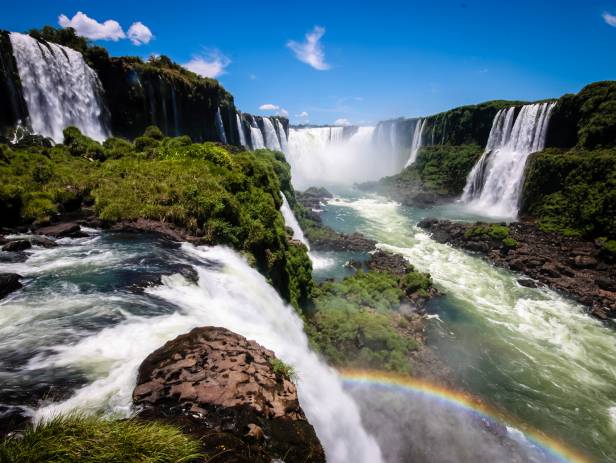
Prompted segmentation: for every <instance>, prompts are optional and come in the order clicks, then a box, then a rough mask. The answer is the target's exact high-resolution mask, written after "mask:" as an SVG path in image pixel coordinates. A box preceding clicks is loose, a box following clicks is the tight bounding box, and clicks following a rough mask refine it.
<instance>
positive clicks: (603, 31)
mask: <svg viewBox="0 0 616 463" xmlns="http://www.w3.org/2000/svg"><path fill="white" fill-rule="evenodd" d="M281 5H284V4H282V3H280V2H276V3H274V4H270V5H268V6H267V7H263V8H260V9H248V7H247V8H238V9H237V10H238V11H239V13H238V12H236V13H234V14H229V13H225V14H224V15H223V11H224V7H223V6H220V5H216V4H212V3H209V2H208V3H206V4H201V3H199V4H197V3H191V4H190V6H187V7H186V8H183V9H181V10H179V11H178V10H175V9H169V8H168V7H166V6H164V5H163V4H162V3H160V2H153V3H152V4H150V5H148V7H147V8H143V6H140V5H137V4H129V5H125V4H122V5H121V6H120V4H119V3H118V2H115V1H112V2H106V3H105V4H89V3H85V2H79V1H62V2H54V4H48V2H42V1H36V2H35V3H34V5H29V14H28V15H27V16H26V15H24V14H23V10H22V11H19V9H17V8H16V9H12V10H11V11H9V12H8V14H5V17H4V21H3V24H0V27H1V28H4V29H7V30H11V31H15V32H25V31H27V30H29V29H34V28H41V27H43V26H45V25H51V26H54V27H74V28H75V29H76V30H77V32H78V34H79V35H81V36H85V37H88V38H89V39H91V41H92V42H93V43H95V44H97V45H100V46H103V47H105V48H106V49H107V50H109V53H110V54H111V55H112V56H121V55H133V56H139V57H141V58H143V59H147V58H148V57H149V56H151V55H159V54H162V55H166V56H169V57H170V58H171V59H172V60H174V61H175V62H177V63H179V64H181V65H183V66H185V67H187V68H188V69H190V70H192V71H194V72H197V73H198V74H201V75H204V76H208V77H213V78H216V79H217V80H218V81H219V82H220V83H221V84H222V85H223V86H224V88H225V89H227V90H228V91H229V92H230V93H231V94H232V95H233V96H234V99H235V102H236V105H237V106H238V108H240V109H241V110H242V111H244V112H248V113H251V114H255V115H262V116H268V115H282V116H288V118H289V120H290V123H291V124H293V125H302V124H308V125H336V124H337V125H347V124H349V125H374V124H375V123H376V122H378V121H381V120H389V119H397V118H400V117H404V118H413V117H422V116H428V115H432V114H437V113H439V112H442V111H446V110H448V109H451V108H453V107H459V106H466V105H474V104H480V103H483V102H485V101H491V100H518V101H529V102H532V101H538V100H544V99H551V98H558V97H560V96H562V95H563V94H566V93H577V92H578V91H579V90H580V89H582V88H583V87H584V86H585V85H587V84H590V83H592V82H595V81H602V80H612V79H614V78H616V77H615V76H616V59H613V58H616V52H615V51H614V50H615V48H614V40H616V2H613V1H612V2H610V1H601V2H597V3H596V4H594V5H586V4H580V3H579V2H575V1H566V2H558V3H556V2H549V3H547V4H542V5H533V4H532V2H529V1H522V2H518V3H517V4H516V5H491V4H489V2H484V1H472V0H468V1H462V2H461V1H446V2H443V3H441V4H439V5H424V4H419V3H417V2H412V3H410V4H402V3H401V2H395V1H394V2H389V3H388V4H386V5H379V7H378V8H376V7H363V8H355V7H353V8H350V7H348V6H345V5H340V4H337V5H327V6H323V7H320V5H321V4H320V3H315V4H313V6H312V8H310V9H301V8H297V7H294V6H289V5H284V7H281ZM555 8H558V14H555V13H554V9H555ZM240 10H241V11H240ZM298 11H299V12H300V13H301V14H300V15H298V14H297V12H298ZM187 12H190V14H188V13H187ZM163 13H164V14H163ZM496 22H498V24H499V26H498V27H493V25H494V24H495V23H496ZM263 24H265V25H267V26H266V27H263ZM269 25H275V27H269ZM514 28H517V29H514ZM178 30H181V31H182V34H178V33H177V31H178ZM486 31H487V33H486ZM512 31H513V33H512ZM572 31H574V33H572ZM418 69H419V71H418ZM298 89H299V91H298Z"/></svg>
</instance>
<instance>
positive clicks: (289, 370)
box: [270, 357, 297, 381]
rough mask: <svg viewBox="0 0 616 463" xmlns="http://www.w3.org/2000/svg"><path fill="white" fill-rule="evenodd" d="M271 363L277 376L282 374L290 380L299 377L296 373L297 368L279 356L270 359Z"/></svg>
mask: <svg viewBox="0 0 616 463" xmlns="http://www.w3.org/2000/svg"><path fill="white" fill-rule="evenodd" d="M270 365H271V366H272V370H273V371H274V374H275V375H276V376H282V377H284V378H287V379H288V380H291V381H294V380H295V379H296V377H297V374H296V373H295V369H294V368H293V367H292V366H291V365H287V364H286V363H284V362H283V361H282V360H280V359H277V358H275V357H274V358H272V359H271V360H270Z"/></svg>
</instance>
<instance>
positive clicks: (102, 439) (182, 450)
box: [0, 415, 205, 463]
mask: <svg viewBox="0 0 616 463" xmlns="http://www.w3.org/2000/svg"><path fill="white" fill-rule="evenodd" d="M200 448H201V445H200V443H199V441H198V440H196V439H193V438H192V437H189V436H187V435H185V434H183V433H182V432H181V431H180V430H179V429H177V428H175V427H173V426H169V425H166V424H161V423H156V422H147V423H146V422H140V421H136V420H119V421H112V420H106V419H102V418H97V417H91V416H84V415H69V416H59V417H56V418H53V419H50V420H48V421H44V422H42V423H40V424H38V425H37V426H35V427H29V428H27V429H26V431H25V432H24V433H23V436H19V437H9V438H7V439H5V440H3V441H0V461H2V462H3V463H38V462H43V461H45V462H62V463H82V462H86V461H87V462H91V463H110V462H118V463H120V462H126V463H180V462H192V461H202V459H203V458H205V455H202V454H201V453H200Z"/></svg>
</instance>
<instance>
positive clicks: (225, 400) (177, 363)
mask: <svg viewBox="0 0 616 463" xmlns="http://www.w3.org/2000/svg"><path fill="white" fill-rule="evenodd" d="M133 402H134V404H135V405H136V406H137V407H138V408H140V409H141V412H140V416H141V417H142V418H146V419H156V420H162V421H166V422H169V421H170V420H171V422H174V423H176V424H180V425H181V426H182V427H183V428H184V429H187V430H188V432H191V433H193V434H196V435H197V436H198V437H199V438H200V439H201V440H202V442H203V445H204V449H205V450H207V449H209V448H211V447H215V446H216V445H219V443H218V441H216V442H212V439H213V438H216V439H220V436H221V433H223V434H224V435H226V437H225V441H224V442H225V443H224V444H220V445H226V446H231V447H232V450H231V451H230V452H229V455H228V456H229V458H230V459H228V460H226V459H222V460H220V461H245V460H243V459H242V458H240V457H241V456H242V455H243V454H241V452H242V451H243V450H245V449H246V448H250V449H251V451H250V452H248V455H252V456H251V457H250V456H249V461H267V462H269V461H271V460H272V459H277V458H278V459H284V461H285V462H286V463H292V462H304V461H312V462H320V461H325V456H324V452H323V449H322V447H321V444H320V442H319V440H318V438H317V436H316V433H315V431H314V429H313V427H312V426H311V425H310V423H309V422H308V420H307V419H306V416H305V415H304V412H303V410H302V409H301V407H300V405H299V400H298V397H297V389H296V387H295V385H294V384H293V382H292V381H291V378H289V377H288V372H287V370H286V368H284V366H283V364H282V363H281V362H280V361H278V360H276V357H275V356H274V353H273V352H272V351H270V350H267V349H265V348H263V347H262V346H260V345H259V344H257V343H256V342H255V341H249V340H247V339H246V338H244V337H242V336H240V335H238V334H235V333H232V332H231V331H229V330H227V329H224V328H214V327H204V328H195V329H193V330H192V331H191V332H190V333H187V334H184V335H181V336H178V337H177V338H175V339H174V340H172V341H169V342H167V343H166V344H165V345H164V346H163V347H161V348H160V349H158V350H156V351H154V352H153V353H152V354H150V355H149V356H148V357H147V358H146V359H145V360H144V362H143V363H142V364H141V366H140V368H139V374H138V378H137V387H136V388H135V390H134V391H133ZM233 442H235V444H234V443H233ZM240 454H241V455H240ZM233 458H235V459H233ZM246 461H248V460H246Z"/></svg>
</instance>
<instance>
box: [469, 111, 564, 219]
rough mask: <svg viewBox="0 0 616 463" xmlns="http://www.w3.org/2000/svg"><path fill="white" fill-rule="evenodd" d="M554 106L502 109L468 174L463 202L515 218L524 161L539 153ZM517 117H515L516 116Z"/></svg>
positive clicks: (485, 210)
mask: <svg viewBox="0 0 616 463" xmlns="http://www.w3.org/2000/svg"><path fill="white" fill-rule="evenodd" d="M555 105H556V103H554V102H551V103H538V104H532V105H526V106H522V108H521V109H520V110H519V113H518V109H517V108H515V107H512V108H507V109H501V110H500V111H499V112H498V113H497V114H496V116H495V118H494V121H493V124H492V129H491V131H490V136H489V139H488V144H487V145H486V149H485V151H484V154H483V156H482V157H481V158H480V159H479V161H478V162H477V164H476V165H475V166H474V167H473V169H472V170H471V172H470V174H469V176H468V180H467V182H466V186H465V187H464V193H463V195H462V201H463V202H465V203H467V204H468V205H469V206H470V207H471V208H473V209H475V210H478V211H483V213H486V214H489V215H494V216H499V217H516V216H517V213H518V206H519V200H520V193H521V189H522V181H523V178H524V168H525V166H526V159H527V158H528V156H529V155H530V154H531V153H535V152H537V151H541V150H542V149H543V148H544V146H545V138H546V134H547V130H548V124H549V121H550V115H551V113H552V110H553V109H554V106H555ZM516 113H517V114H516Z"/></svg>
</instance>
